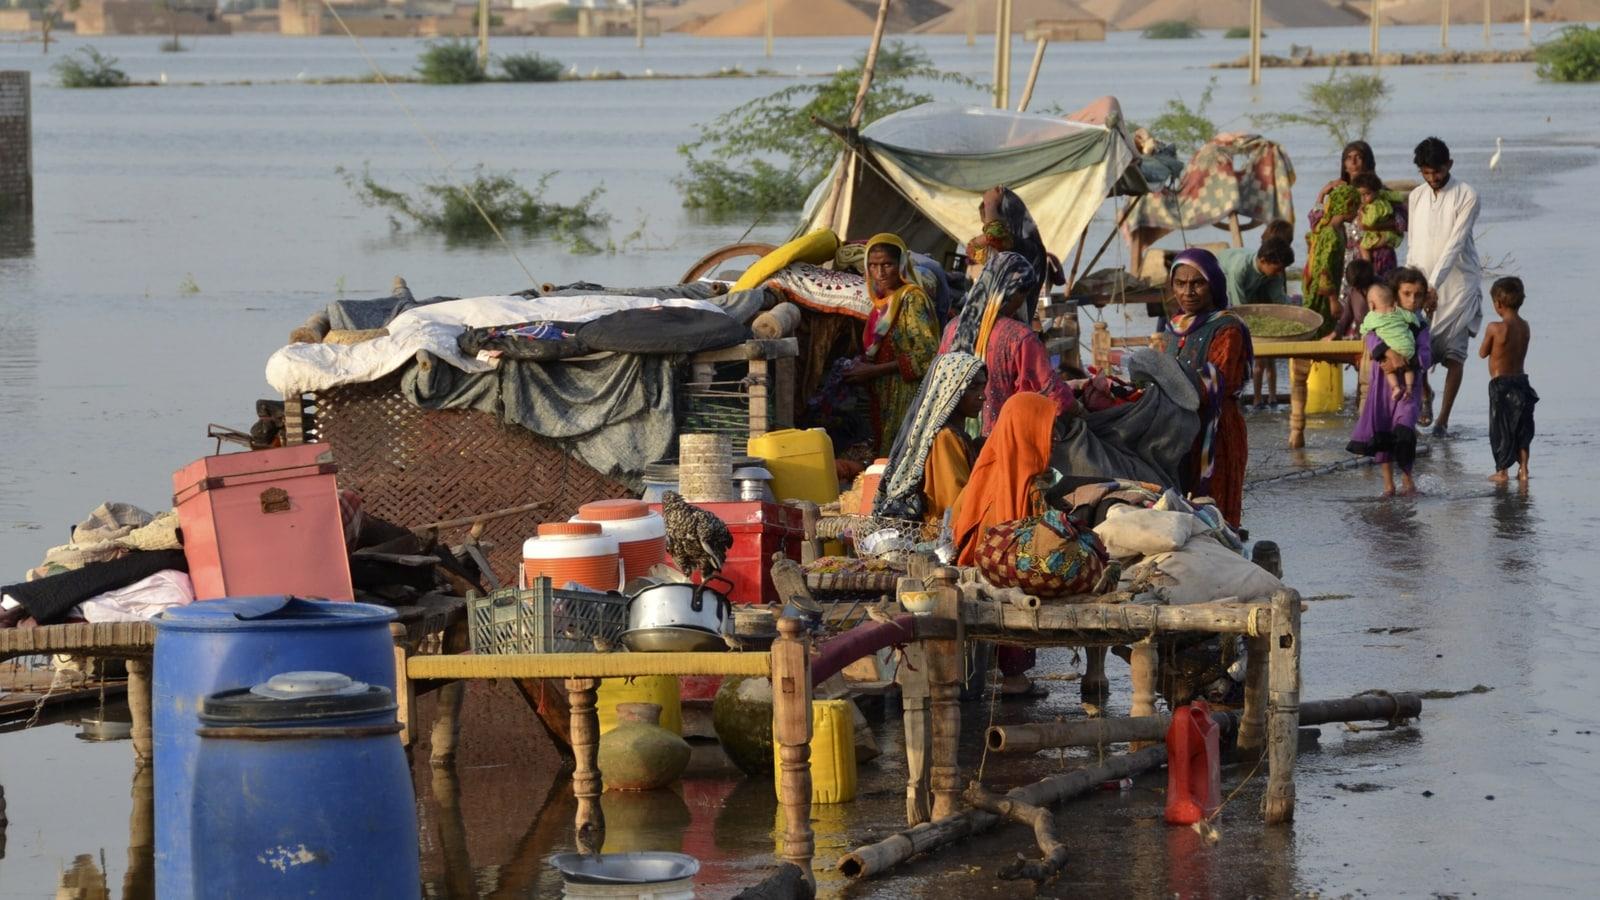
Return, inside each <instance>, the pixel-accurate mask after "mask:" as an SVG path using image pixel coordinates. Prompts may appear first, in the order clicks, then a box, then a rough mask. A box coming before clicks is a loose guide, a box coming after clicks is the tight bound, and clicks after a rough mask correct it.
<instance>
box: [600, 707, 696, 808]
mask: <svg viewBox="0 0 1600 900" xmlns="http://www.w3.org/2000/svg"><path fill="white" fill-rule="evenodd" d="M617 721H618V722H619V724H618V725H617V727H616V728H613V729H612V730H611V731H609V732H607V733H606V734H604V735H602V736H601V737H600V776H601V778H603V779H604V780H605V785H606V790H611V791H653V790H655V789H657V788H662V787H666V786H667V785H669V784H671V783H672V782H674V781H677V780H678V778H679V777H680V776H682V775H683V771H684V770H685V769H687V768H688V767H689V744H688V742H687V741H685V740H684V739H683V738H681V737H679V736H678V735H676V734H673V733H672V732H671V731H668V730H667V729H665V728H662V727H661V707H660V706H658V705H656V704H654V703H618V704H617Z"/></svg>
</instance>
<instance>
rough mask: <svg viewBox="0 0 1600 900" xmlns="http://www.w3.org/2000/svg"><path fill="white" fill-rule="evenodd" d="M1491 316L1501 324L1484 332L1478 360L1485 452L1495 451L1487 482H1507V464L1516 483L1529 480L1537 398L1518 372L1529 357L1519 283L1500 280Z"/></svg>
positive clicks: (1529, 332)
mask: <svg viewBox="0 0 1600 900" xmlns="http://www.w3.org/2000/svg"><path fill="white" fill-rule="evenodd" d="M1489 296H1490V298H1491V299H1492V300H1493V301H1494V311H1495V312H1496V313H1498V314H1499V316H1500V321H1498V322H1491V323H1490V324H1489V326H1488V327H1487V328H1485V329H1484V331H1483V343H1481V344H1479V345H1478V356H1479V357H1480V358H1483V359H1487V360H1489V446H1490V447H1492V448H1493V449H1494V468H1495V473H1494V474H1493V475H1491V476H1490V477H1489V480H1490V481H1493V482H1497V483H1500V484H1504V483H1505V482H1507V481H1509V480H1510V477H1511V476H1510V474H1509V473H1510V471H1511V464H1512V463H1516V464H1517V480H1518V481H1522V482H1526V481H1527V480H1528V448H1529V446H1531V445H1532V444H1533V406H1534V404H1535V403H1538V402H1539V395H1538V394H1536V393H1534V392H1533V385H1531V384H1529V383H1528V376H1527V374H1526V373H1525V372H1523V370H1522V366H1523V362H1524V361H1525V360H1526V359H1527V357H1528V342H1529V341H1530V340H1532V338H1533V331H1532V329H1530V328H1529V327H1528V323H1527V321H1525V320H1524V319H1523V318H1522V315H1521V310H1522V300H1523V291H1522V279H1521V278H1515V277H1512V278H1502V279H1500V280H1499V281H1496V282H1495V283H1494V286H1493V287H1492V288H1490V289H1489Z"/></svg>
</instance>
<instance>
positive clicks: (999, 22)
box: [994, 0, 1006, 109]
mask: <svg viewBox="0 0 1600 900" xmlns="http://www.w3.org/2000/svg"><path fill="white" fill-rule="evenodd" d="M1005 27H1006V4H1005V0H994V108H995V109H1005V108H1006V101H1005V88H1004V86H1003V81H1004V79H1005V75H1006V73H1005V68H1004V65H1003V64H1002V63H1001V61H1000V56H1001V54H1003V53H1004V52H1005V43H1006V42H1005V41H1004V40H1002V39H1001V37H1000V35H1001V32H1003V31H1004V30H1005Z"/></svg>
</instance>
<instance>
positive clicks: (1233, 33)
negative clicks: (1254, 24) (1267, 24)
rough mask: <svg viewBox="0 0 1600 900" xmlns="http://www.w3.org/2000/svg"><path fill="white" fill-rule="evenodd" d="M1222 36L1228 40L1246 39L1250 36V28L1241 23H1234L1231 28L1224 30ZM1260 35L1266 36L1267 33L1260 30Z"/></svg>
mask: <svg viewBox="0 0 1600 900" xmlns="http://www.w3.org/2000/svg"><path fill="white" fill-rule="evenodd" d="M1222 36H1223V37H1225V38H1227V39H1228V40H1230V41H1237V40H1240V39H1248V38H1249V37H1250V29H1249V28H1247V27H1245V26H1243V25H1235V26H1233V27H1232V28H1229V29H1228V30H1227V31H1224V32H1223V33H1222ZM1261 36H1262V37H1266V36H1267V33H1266V32H1265V31H1263V32H1261Z"/></svg>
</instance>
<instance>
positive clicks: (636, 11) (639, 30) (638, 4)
mask: <svg viewBox="0 0 1600 900" xmlns="http://www.w3.org/2000/svg"><path fill="white" fill-rule="evenodd" d="M633 45H634V46H635V47H643V46H644V0H633Z"/></svg>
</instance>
